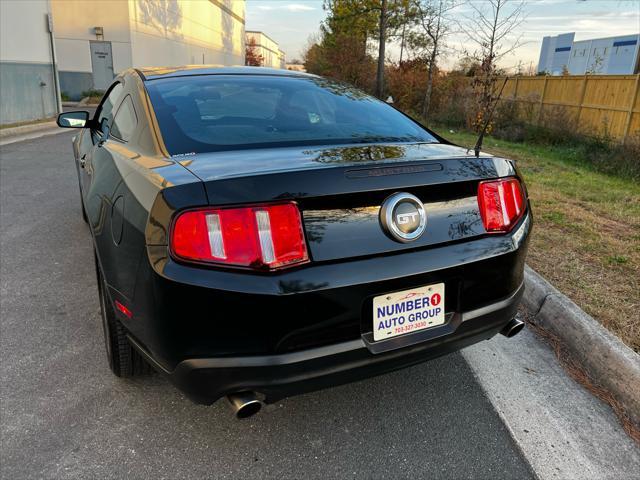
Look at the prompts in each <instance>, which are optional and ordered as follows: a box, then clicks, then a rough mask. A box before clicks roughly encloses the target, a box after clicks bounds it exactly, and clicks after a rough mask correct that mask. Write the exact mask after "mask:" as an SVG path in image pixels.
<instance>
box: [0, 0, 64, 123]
mask: <svg viewBox="0 0 640 480" xmlns="http://www.w3.org/2000/svg"><path fill="white" fill-rule="evenodd" d="M47 13H49V3H48V1H47V0H31V1H28V2H26V1H21V0H0V124H2V125H6V124H12V123H19V122H28V121H31V120H38V119H42V118H48V117H52V116H54V115H55V114H56V113H57V101H56V95H55V79H54V76H53V64H52V55H51V43H50V39H49V32H48V28H47V22H46V15H47Z"/></svg>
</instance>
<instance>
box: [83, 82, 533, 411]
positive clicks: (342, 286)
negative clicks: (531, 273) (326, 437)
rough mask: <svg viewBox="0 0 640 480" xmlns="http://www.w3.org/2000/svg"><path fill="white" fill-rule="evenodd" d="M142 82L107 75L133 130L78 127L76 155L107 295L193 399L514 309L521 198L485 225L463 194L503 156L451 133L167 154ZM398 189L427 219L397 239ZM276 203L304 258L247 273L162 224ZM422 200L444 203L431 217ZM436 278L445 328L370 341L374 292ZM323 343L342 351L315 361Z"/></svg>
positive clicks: (364, 358)
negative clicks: (384, 222) (188, 214)
mask: <svg viewBox="0 0 640 480" xmlns="http://www.w3.org/2000/svg"><path fill="white" fill-rule="evenodd" d="M241 70H242V71H243V72H244V71H245V70H244V69H241ZM225 71H226V70H223V71H222V73H224V72H225ZM233 71H235V70H233ZM217 72H218V71H216V70H214V71H207V72H206V74H211V73H213V74H215V73H217ZM265 72H266V73H265V74H271V73H269V71H267V70H265ZM191 73H194V72H183V73H182V74H191ZM195 73H197V74H200V73H199V71H195ZM251 73H252V74H254V72H253V71H251ZM176 74H177V73H175V72H174V73H170V74H169V75H176ZM161 77H162V75H161V74H158V75H156V76H155V78H161ZM148 78H152V77H151V75H149V73H148V72H145V73H140V72H137V71H127V72H125V73H123V74H122V75H121V76H120V77H118V79H117V81H121V82H123V84H124V92H123V94H122V96H121V99H120V100H122V98H124V97H125V96H126V95H130V96H131V98H132V99H133V102H134V108H135V110H136V115H137V118H138V125H137V127H136V130H135V132H134V135H133V137H132V138H131V139H130V141H129V142H122V141H120V140H118V139H116V138H114V137H112V136H110V137H109V138H104V135H102V134H101V133H100V131H99V127H98V125H97V124H96V123H95V122H94V123H93V124H92V128H90V129H85V130H83V131H82V133H81V134H80V135H78V136H77V137H76V139H75V141H74V152H75V157H76V162H77V166H78V172H79V176H80V186H81V193H82V199H83V203H84V206H85V208H86V212H87V216H88V220H89V224H90V227H91V231H92V237H93V240H94V245H95V249H96V254H97V260H98V263H99V265H100V268H101V270H102V273H103V275H104V276H105V279H106V283H107V285H108V288H109V293H110V296H111V299H112V300H118V301H120V302H121V303H123V304H124V305H127V306H128V307H129V308H130V309H131V311H132V312H133V318H131V319H128V318H126V317H124V316H121V317H120V320H121V321H122V323H123V324H124V325H125V327H126V328H127V330H128V331H129V332H130V338H131V341H132V342H133V343H134V345H135V346H136V347H138V348H139V349H140V351H141V352H142V353H143V354H144V355H145V356H146V357H147V359H148V360H149V361H150V362H151V363H152V364H154V365H155V367H156V368H157V369H158V370H160V371H162V372H164V373H165V374H166V375H167V376H168V377H169V378H170V379H171V380H172V381H173V382H174V383H176V385H178V386H179V387H180V388H181V389H182V390H183V391H185V392H187V393H188V395H189V396H190V397H191V398H192V399H194V400H196V401H198V402H201V403H211V402H213V401H215V400H216V399H217V398H219V397H220V396H221V395H224V394H227V393H232V392H234V391H237V390H238V389H254V390H256V391H258V392H260V393H262V394H264V395H266V396H267V400H274V399H277V398H280V397H282V396H285V395H288V394H292V393H297V392H301V391H307V390H310V389H314V388H319V387H322V386H325V385H331V384H335V383H340V382H342V381H349V380H352V379H355V378H362V377H364V376H369V375H373V374H378V373H382V372H384V371H389V370H393V369H396V368H401V367H402V366H406V365H409V364H412V363H416V362H418V361H423V360H425V359H427V358H431V357H433V356H435V355H439V354H443V353H446V352H448V351H452V350H454V349H457V348H461V347H462V346H464V345H467V344H469V343H472V342H475V341H479V340H481V339H484V338H489V337H491V336H492V335H494V334H495V333H497V332H498V331H499V330H500V328H501V327H502V326H504V325H505V324H506V323H507V322H508V321H509V320H510V319H511V318H512V317H513V315H514V314H515V311H516V305H517V301H518V299H519V296H520V295H521V294H522V283H523V268H524V258H525V254H526V248H527V243H528V236H529V235H528V234H529V231H530V229H531V225H532V222H531V215H530V209H529V208H528V209H527V212H526V214H525V216H524V217H523V218H522V219H521V220H520V222H519V224H518V225H517V226H516V228H515V229H514V230H513V231H512V232H511V233H510V234H506V235H487V234H486V233H485V232H484V229H483V227H482V224H481V221H480V218H479V214H478V207H477V202H476V203H473V201H470V199H471V200H473V199H475V192H476V189H477V183H478V181H479V180H485V179H491V178H498V177H504V176H516V177H519V174H518V171H517V169H516V167H515V165H514V164H513V162H511V161H510V160H506V159H502V158H497V157H491V156H485V155H483V156H481V157H480V158H475V157H473V156H471V155H469V154H468V152H467V151H466V150H464V149H462V148H459V147H455V146H452V145H448V144H389V145H375V144H374V145H353V146H327V147H324V148H323V147H306V148H305V147H293V148H281V149H256V150H250V151H246V150H245V151H235V152H217V153H215V154H213V153H211V154H198V155H188V154H187V155H180V156H173V157H170V156H169V155H168V153H167V152H166V150H165V148H164V145H163V142H162V138H161V136H160V134H159V130H158V128H157V126H156V124H155V118H154V114H153V110H152V107H151V105H150V103H149V99H148V97H147V95H146V92H145V88H144V81H145V79H148ZM118 107H119V105H116V106H115V107H114V112H117V109H118ZM99 112H100V109H98V111H97V112H96V117H95V118H98V115H99ZM396 191H407V192H410V193H414V194H416V195H418V196H419V197H420V198H421V200H423V202H424V203H425V207H426V208H427V212H428V215H429V222H430V223H428V226H427V233H426V234H425V235H423V237H422V238H421V239H419V240H418V241H417V242H413V243H409V244H401V243H398V242H394V241H393V240H391V239H389V238H388V237H386V236H385V235H384V234H383V232H382V230H381V229H380V228H379V227H378V226H377V221H376V213H375V212H376V208H377V207H378V206H379V205H380V202H381V201H382V200H383V199H384V198H385V197H386V196H388V195H390V194H391V193H394V192H396ZM283 199H291V200H295V201H296V202H298V204H299V205H300V208H301V210H302V212H303V216H304V228H305V230H306V237H307V242H308V245H309V250H310V254H311V258H312V262H311V263H309V264H307V265H303V266H300V267H296V268H292V269H290V270H284V271H281V272H272V273H264V272H249V271H242V270H229V269H224V268H215V267H210V266H201V265H193V264H187V263H184V262H180V261H178V260H176V259H174V258H172V256H171V255H170V253H169V249H168V234H169V229H170V225H171V222H172V219H173V218H174V217H175V214H176V213H177V212H179V211H181V210H184V209H187V208H193V207H197V206H207V205H234V204H244V203H255V202H269V201H278V200H283ZM433 205H439V206H440V207H441V208H442V209H443V210H442V212H441V213H440V214H438V213H433V214H430V213H429V209H430V206H433ZM452 217H453V220H452ZM430 227H431V228H430ZM344 239H353V240H352V241H346V242H345V241H344ZM442 281H444V282H445V284H446V289H447V295H446V298H445V302H446V303H445V310H446V312H447V315H448V320H449V321H448V322H447V323H446V324H445V325H442V326H439V327H434V328H431V329H428V330H425V331H422V332H418V333H415V334H409V335H403V336H400V337H396V338H394V339H391V340H388V341H383V342H376V343H374V342H373V341H372V338H371V322H370V318H371V314H370V310H371V299H372V297H373V296H376V295H380V294H384V293H387V292H391V291H397V290H402V289H406V288H411V287H415V286H419V285H427V284H431V283H437V282H442ZM500 302H502V303H500ZM491 305H496V308H494V309H493V310H491V308H488V307H489V306H491ZM498 307H500V308H498ZM483 308H488V310H487V312H485V313H484V314H482V315H476V316H471V317H469V319H468V320H467V321H464V322H463V321H462V319H463V318H464V316H465V314H466V315H467V316H469V312H473V311H476V312H477V311H480V310H481V309H483ZM354 342H355V343H354ZM385 342H386V343H385ZM347 347H348V348H347ZM352 347H353V348H352ZM351 348H352V349H351ZM322 349H329V350H331V349H334V350H335V349H337V350H338V351H337V353H336V351H333V350H332V351H330V352H328V353H327V356H326V357H322V356H321V357H318V358H316V353H318V352H319V351H322ZM296 355H297V356H296ZM225 358H226V359H227V361H226V362H225V361H223V360H221V359H225ZM322 358H324V360H322ZM246 359H253V360H249V364H246V362H245V360H246ZM257 359H264V362H263V364H261V365H262V367H263V368H258V366H257V364H256V362H258V360H257ZM220 362H222V365H223V367H221V366H220V365H219V364H220ZM234 362H235V363H234ZM252 362H253V363H252ZM247 365H248V366H247ZM305 365H307V367H305ZM243 372H244V373H243ZM260 372H262V373H260Z"/></svg>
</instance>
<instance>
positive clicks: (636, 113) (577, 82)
mask: <svg viewBox="0 0 640 480" xmlns="http://www.w3.org/2000/svg"><path fill="white" fill-rule="evenodd" d="M639 90H640V75H575V76H574V75H571V76H560V77H551V76H544V77H542V76H541V77H512V78H510V79H509V80H508V82H507V84H506V85H505V88H504V92H503V93H502V99H503V100H505V101H515V102H517V103H518V107H519V108H518V112H519V115H520V116H525V117H527V118H523V120H525V121H528V122H531V123H535V124H545V123H550V122H553V117H554V116H555V117H556V120H557V119H558V117H563V119H566V120H567V125H566V128H567V129H578V130H579V131H580V132H581V133H584V134H588V135H594V136H602V135H609V136H611V137H613V138H616V139H619V140H622V141H625V140H626V139H628V138H631V137H632V136H636V137H637V136H640V93H639Z"/></svg>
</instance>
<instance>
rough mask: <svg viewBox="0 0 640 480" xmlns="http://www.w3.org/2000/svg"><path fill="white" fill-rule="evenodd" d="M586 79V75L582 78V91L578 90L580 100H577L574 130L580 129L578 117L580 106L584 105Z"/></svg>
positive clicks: (580, 111) (580, 113) (580, 110)
mask: <svg viewBox="0 0 640 480" xmlns="http://www.w3.org/2000/svg"><path fill="white" fill-rule="evenodd" d="M587 78H589V77H588V75H586V74H585V75H584V76H583V80H582V89H581V90H580V100H578V117H577V118H576V129H579V128H580V115H582V104H583V103H584V96H585V95H586V93H587Z"/></svg>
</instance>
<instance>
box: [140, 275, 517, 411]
mask: <svg viewBox="0 0 640 480" xmlns="http://www.w3.org/2000/svg"><path fill="white" fill-rule="evenodd" d="M523 293H524V283H523V284H521V285H520V287H519V288H518V289H517V290H516V291H515V292H513V293H512V294H511V295H510V296H508V297H506V298H504V299H502V300H500V301H498V302H495V303H492V304H490V305H486V306H484V307H482V308H478V309H476V310H473V311H468V312H464V313H454V314H452V315H450V316H449V318H448V321H447V323H446V324H445V325H442V326H439V327H434V328H431V329H427V330H424V331H421V332H416V333H414V334H408V335H403V336H401V337H395V338H394V339H391V340H388V341H383V342H376V343H372V342H370V341H369V339H367V337H366V336H365V335H363V336H362V337H361V338H359V339H356V340H353V341H348V342H342V343H338V344H333V345H327V346H323V347H319V348H313V349H308V350H304V351H298V352H292V353H286V354H278V355H263V356H240V357H216V358H194V359H187V360H183V361H181V362H180V363H179V364H178V365H177V366H176V368H175V369H174V370H172V371H167V370H165V369H164V368H163V367H162V366H161V365H160V364H158V363H157V362H156V361H155V360H154V359H153V358H152V357H151V356H150V355H149V354H148V353H146V352H145V350H144V349H143V348H142V347H141V346H140V345H138V344H137V343H136V342H135V340H134V339H131V341H132V343H134V345H135V346H137V347H138V349H140V350H141V351H142V353H143V354H144V355H145V356H146V357H147V360H148V361H149V362H150V363H152V364H153V365H155V367H156V369H158V370H160V371H162V372H163V373H164V374H165V375H166V376H168V378H169V379H170V380H171V382H172V383H174V384H175V385H176V386H177V387H178V388H179V389H180V390H182V391H183V392H184V393H185V395H187V396H188V397H189V398H190V399H191V400H193V401H194V402H196V403H201V404H211V403H213V402H215V401H216V400H217V399H219V398H221V397H222V396H224V395H227V394H231V393H235V392H241V391H254V392H256V393H258V394H261V395H262V396H263V400H264V401H265V402H267V403H272V402H275V401H277V400H279V399H281V398H284V397H287V396H291V395H296V394H300V393H304V392H309V391H314V390H319V389H322V388H325V387H329V386H335V385H340V384H344V383H348V382H352V381H355V380H360V379H363V378H368V377H371V376H375V375H380V374H383V373H387V372H391V371H394V370H398V369H401V368H404V367H407V366H411V365H415V364H417V363H420V362H424V361H426V360H429V359H432V358H435V357H439V356H441V355H445V354H447V353H450V352H453V351H456V350H459V349H461V348H464V347H466V346H469V345H472V344H474V343H477V342H479V341H482V340H486V339H489V338H491V337H492V336H494V335H495V334H496V333H498V332H499V331H500V330H501V329H502V328H503V327H504V326H505V325H506V324H507V323H508V322H509V321H510V320H511V319H512V318H513V317H514V316H515V315H516V313H517V308H518V303H519V301H520V298H521V297H522V295H523ZM392 341H393V342H396V345H397V348H380V345H384V343H385V342H392ZM374 352H378V353H374Z"/></svg>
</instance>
